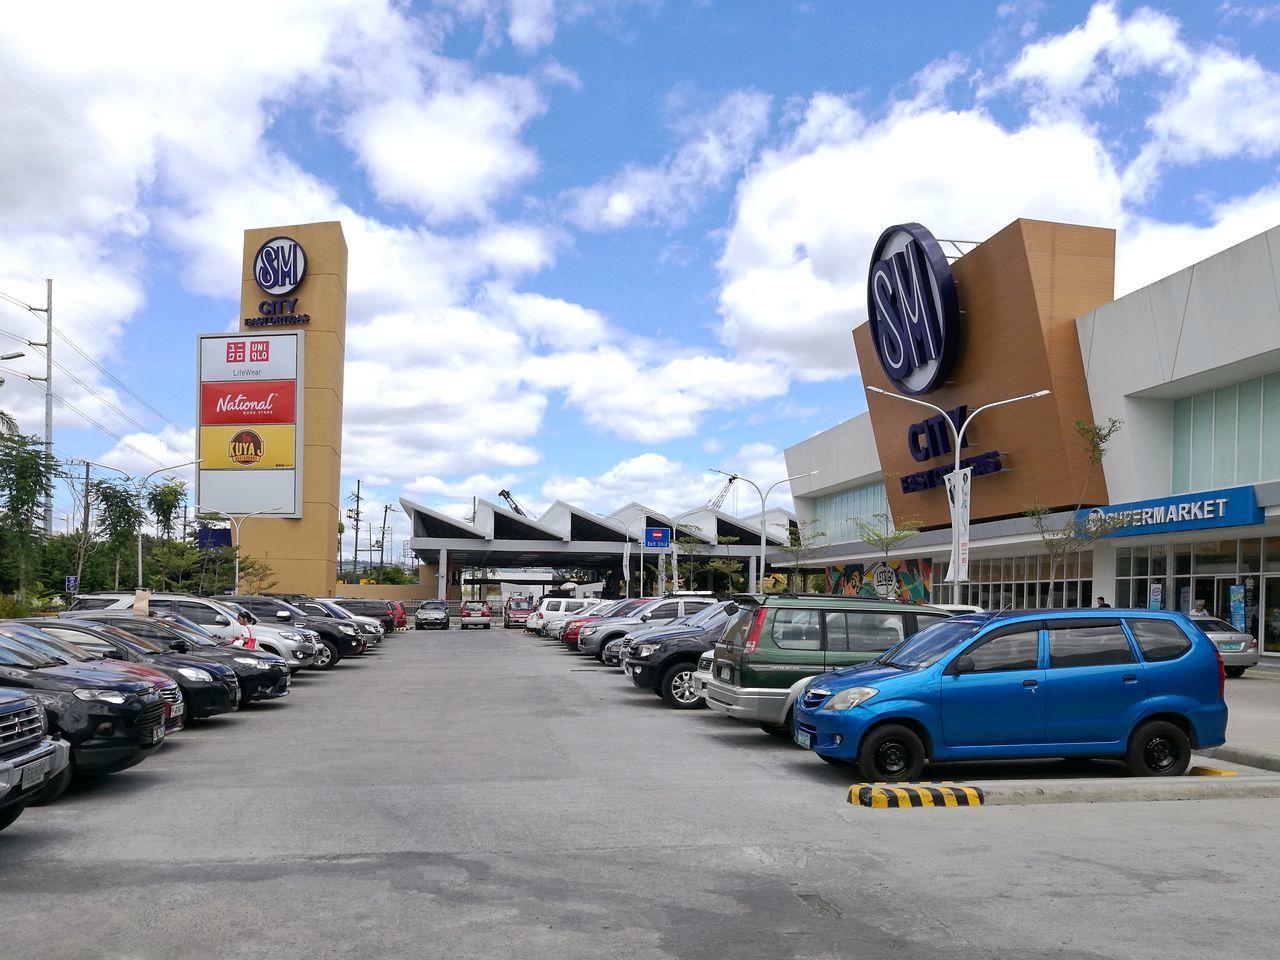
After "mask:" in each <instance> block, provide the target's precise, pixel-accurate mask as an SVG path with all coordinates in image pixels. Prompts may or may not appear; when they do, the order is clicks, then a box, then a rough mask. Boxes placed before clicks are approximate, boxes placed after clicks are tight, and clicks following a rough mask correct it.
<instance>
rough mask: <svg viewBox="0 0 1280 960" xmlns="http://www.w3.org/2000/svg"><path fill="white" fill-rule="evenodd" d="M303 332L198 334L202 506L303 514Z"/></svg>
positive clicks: (225, 510)
mask: <svg viewBox="0 0 1280 960" xmlns="http://www.w3.org/2000/svg"><path fill="white" fill-rule="evenodd" d="M303 337H304V334H302V333H301V332H297V333H251V334H245V333H238V334H212V335H206V336H201V337H200V338H199V345H198V348H197V355H196V369H197V377H198V380H199V384H198V386H197V390H198V394H197V397H196V407H197V423H198V424H199V430H200V442H199V448H200V463H199V465H198V466H199V469H197V470H196V503H197V504H198V505H199V506H200V507H202V508H204V509H206V510H217V511H220V512H222V513H227V514H231V515H233V516H246V515H248V514H252V513H261V514H270V515H271V516H277V517H300V516H302V440H303V434H302V396H303V393H302V390H303V382H302V367H303V363H302V359H303Z"/></svg>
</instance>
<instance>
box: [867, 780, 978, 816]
mask: <svg viewBox="0 0 1280 960" xmlns="http://www.w3.org/2000/svg"><path fill="white" fill-rule="evenodd" d="M985 799H986V796H985V794H983V792H982V789H981V788H980V787H960V786H955V785H953V784H945V783H900V784H889V783H855V784H854V785H853V786H852V787H850V788H849V802H850V803H853V804H857V805H859V806H863V807H874V808H875V809H877V810H883V809H887V808H898V807H980V806H982V803H983V801H984V800H985Z"/></svg>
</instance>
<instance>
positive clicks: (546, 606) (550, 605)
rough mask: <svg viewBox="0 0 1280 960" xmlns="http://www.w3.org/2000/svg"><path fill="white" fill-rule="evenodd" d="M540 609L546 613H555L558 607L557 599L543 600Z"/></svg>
mask: <svg viewBox="0 0 1280 960" xmlns="http://www.w3.org/2000/svg"><path fill="white" fill-rule="evenodd" d="M542 609H543V611H544V612H546V613H556V612H557V611H558V610H559V609H560V601H559V600H544V601H543V604H542Z"/></svg>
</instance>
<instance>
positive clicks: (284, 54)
mask: <svg viewBox="0 0 1280 960" xmlns="http://www.w3.org/2000/svg"><path fill="white" fill-rule="evenodd" d="M144 6H145V5H144ZM154 6H155V8H156V9H155V12H154V13H153V14H151V15H147V14H145V13H143V14H139V15H138V16H136V17H133V18H130V22H129V23H127V24H125V23H123V22H122V21H121V20H120V19H119V18H118V15H117V14H116V13H115V12H114V11H113V9H111V7H110V5H102V4H94V3H85V4H75V3H65V4H41V5H35V4H27V5H23V9H21V10H20V11H11V12H10V15H9V16H7V17H6V21H5V22H4V23H3V24H0V73H2V74H3V75H4V76H5V77H6V78H9V81H10V82H7V83H6V84H4V85H3V87H2V88H0V171H3V175H2V176H0V292H2V293H5V294H8V295H10V296H13V297H17V298H19V299H21V300H25V301H27V302H31V303H38V302H40V301H41V299H42V297H43V287H42V284H41V280H42V279H43V277H45V276H52V277H54V278H55V280H56V281H57V291H58V304H59V306H58V311H57V317H58V328H59V337H66V338H68V339H70V340H72V341H74V342H75V343H76V344H77V345H78V346H79V347H80V348H81V349H82V350H83V351H84V352H85V353H86V354H88V355H89V356H91V357H92V358H93V359H94V360H95V361H96V362H97V363H98V364H101V366H103V367H105V368H107V369H108V370H110V371H111V373H112V374H114V375H115V376H116V377H118V378H119V379H120V380H122V381H124V382H125V383H126V384H127V385H128V386H129V388H130V389H131V390H132V391H133V393H136V394H137V396H136V397H135V396H133V395H131V394H130V393H129V392H126V391H124V390H121V389H119V388H118V387H117V386H116V384H114V383H113V382H112V381H111V380H110V379H108V378H107V377H106V376H105V375H104V374H103V373H102V371H101V370H100V369H99V368H98V367H97V366H94V365H93V363H91V362H90V361H89V360H87V359H85V358H83V357H81V356H80V355H79V354H77V353H75V352H74V351H71V350H69V349H62V350H60V351H59V354H58V356H59V360H60V362H62V363H63V364H65V365H66V367H67V368H68V370H69V371H70V372H71V373H73V374H74V375H75V376H76V377H78V378H80V379H81V380H82V381H83V382H84V383H83V385H81V384H77V383H75V382H74V381H73V380H71V379H70V378H69V377H68V376H66V375H64V374H62V372H61V371H56V372H55V383H56V384H57V391H58V393H59V395H60V396H61V397H63V398H64V399H65V401H66V405H63V404H62V403H61V402H60V403H59V404H58V406H57V407H56V409H55V417H56V421H57V431H56V448H57V450H58V452H59V453H60V454H62V455H63V456H68V457H71V456H74V457H89V458H91V459H94V460H98V461H101V462H104V463H110V464H114V465H117V466H119V467H121V468H122V469H125V470H128V471H131V472H135V473H144V472H149V471H150V470H152V469H154V468H155V467H156V466H159V465H163V464H168V463H173V462H176V461H178V460H181V459H185V458H187V457H188V456H190V455H191V450H192V444H193V438H192V436H191V433H190V430H191V424H192V419H193V415H194V412H193V409H192V407H193V401H194V390H193V387H192V380H193V376H194V370H193V367H194V362H193V361H194V338H195V336H196V334H198V333H201V332H217V331H220V330H223V329H226V328H227V327H228V325H229V324H231V323H232V322H233V321H234V319H235V316H236V310H237V303H236V296H237V283H236V278H237V270H238V260H239V249H240V243H241V231H242V230H243V229H244V228H245V227H250V226H264V225H271V224H274V223H290V222H300V221H307V220H319V219H339V220H342V221H343V224H344V229H345V231H346V236H347V242H348V245H349V247H350V250H351V285H350V301H349V310H348V332H349V352H348V369H347V385H346V401H347V404H346V432H345V437H344V474H345V477H344V488H349V487H351V486H354V482H355V480H356V478H357V477H359V478H361V479H363V480H364V482H365V483H364V485H365V488H366V493H367V494H369V495H370V497H371V498H372V500H371V502H373V503H375V504H377V503H393V504H394V503H395V502H396V499H397V497H398V496H399V495H400V494H402V493H403V494H405V495H408V496H410V497H412V498H414V499H416V500H419V501H421V502H424V503H427V504H430V505H435V506H439V507H441V508H442V509H446V510H449V511H450V512H454V513H465V512H466V511H467V510H468V509H469V498H470V497H471V496H472V495H478V496H482V497H488V498H494V497H496V495H497V492H498V490H499V489H501V488H504V487H505V488H510V489H511V490H512V491H513V492H515V494H516V496H517V497H518V498H519V499H520V500H521V501H522V502H524V503H525V504H526V506H528V507H530V508H532V509H533V510H534V511H535V512H536V511H537V510H539V509H541V508H544V507H545V506H546V505H547V504H548V503H550V502H551V501H552V500H554V499H556V498H564V499H569V500H571V501H574V502H576V503H579V504H582V505H584V506H587V507H589V508H593V509H597V510H602V511H608V510H611V509H614V508H616V507H618V506H621V505H622V504H624V503H626V502H627V501H629V500H632V499H640V500H644V501H647V502H650V503H652V504H653V505H655V506H657V507H659V508H663V509H668V510H672V511H676V510H681V509H685V508H688V507H691V506H694V505H696V504H697V503H699V502H701V501H703V500H705V499H706V498H707V497H708V496H709V495H710V494H711V493H712V492H713V491H714V490H715V488H716V487H717V485H718V482H717V478H716V477H714V476H713V475H710V474H708V473H707V471H706V468H707V467H709V466H723V467H726V468H730V469H738V470H741V471H743V472H744V473H746V474H747V475H748V476H752V477H753V478H757V479H759V480H762V481H772V480H774V479H777V478H780V477H781V476H783V471H784V465H783V463H782V458H781V451H782V450H783V449H784V448H785V447H786V446H788V445H789V444H792V443H795V442H797V441H798V440H800V439H803V438H804V437H806V436H809V435H811V434H813V433H815V432H817V431H819V430H822V429H824V428H826V427H828V426H831V425H832V424H834V423H836V422H839V421H840V420H843V419H846V418H848V417H850V416H853V415H855V414H856V413H858V412H860V410H861V409H862V408H863V401H862V399H861V390H860V385H859V382H858V379H857V370H856V360H855V358H854V355H853V351H852V346H851V341H850V337H849V331H850V330H851V329H852V328H853V327H854V326H856V325H857V324H859V323H861V322H863V320H864V319H865V317H864V312H865V311H864V308H863V307H862V303H863V286H862V284H863V278H864V276H865V272H866V266H867V258H868V256H869V253H870V247H871V244H872V242H873V241H874V239H875V237H876V236H877V235H878V234H879V232H880V230H881V229H883V227H885V226H887V225H889V224H891V223H895V222H900V221H903V220H919V221H921V222H923V223H925V224H926V225H928V226H930V227H931V229H933V231H934V232H935V233H936V234H937V235H938V236H940V237H945V238H959V239H982V238H983V237H985V236H989V235H990V234H991V233H992V232H994V231H995V230H997V229H999V228H1000V227H1001V226H1003V225H1004V224H1005V223H1007V222H1009V221H1010V220H1012V219H1014V218H1016V217H1018V216H1027V217H1040V218H1046V219H1064V220H1070V221H1074V222H1086V223H1093V224H1098V225H1103V226H1112V227H1115V228H1116V229H1117V231H1118V268H1117V293H1123V292H1126V291H1127V290H1131V289H1134V288H1136V287H1138V286H1141V285H1142V284H1145V283H1148V282H1150V281H1152V280H1155V279H1157V278H1159V277H1161V276H1164V275H1166V274H1168V273H1170V272H1172V271H1173V270H1176V269H1179V268H1181V267H1183V266H1185V265H1187V264H1188V263H1191V262H1194V261H1195V260H1197V259H1200V258H1202V257H1204V256H1207V255H1209V254H1211V253H1213V252H1215V251H1217V250H1219V249H1222V248H1223V247H1225V246H1228V245H1230V244H1231V243H1234V242H1238V241H1240V240H1242V239H1245V238H1246V237H1248V236H1251V235H1253V234H1255V233H1258V232H1260V231H1261V230H1263V229H1266V228H1268V227H1270V226H1273V225H1274V224H1275V223H1277V222H1280V173H1278V169H1277V164H1278V158H1280V76H1278V72H1280V4H1277V3H1253V4H1249V3H1232V2H1224V3H1215V2H1198V3H1156V4H1151V5H1139V4H1135V3H1124V2H1098V3H1085V2H1071V3H1067V2H1059V3H1055V2H1047V0H1046V2H1016V0H1015V2H1004V3H990V4H977V3H972V4H970V3H966V4H956V3H944V2H936V3H927V2H922V3H916V4H908V5H897V6H892V5H884V4H866V3H855V2H834V0H832V2H818V0H812V2H774V3H742V2H738V0H720V2H711V0H707V2H681V3H676V2H661V0H630V2H629V0H447V2H437V3H414V4H406V3H391V2H386V0H368V2H364V3H346V2H338V0H331V2H324V0H279V2H275V3H272V4H269V5H265V6H264V5H261V4H255V3H249V2H227V3H222V4H218V5H216V7H214V8H208V9H202V10H200V11H198V13H197V12H195V11H193V12H192V13H190V14H187V13H183V12H181V8H174V7H173V6H172V4H164V5H162V4H155V5H154ZM67 8H74V9H67ZM187 17H190V21H189V22H184V18H187ZM193 34H198V35H199V37H200V42H199V43H198V44H193V43H192V42H191V37H192V35H193ZM104 40H107V41H109V42H104ZM0 331H3V332H4V333H5V334H9V335H16V336H20V337H23V336H25V337H29V338H31V339H40V336H39V328H38V327H37V326H35V325H34V324H33V321H32V320H31V318H29V317H27V316H26V315H25V314H23V313H22V311H20V310H18V309H17V308H14V307H12V305H7V304H0ZM17 346H18V344H17V343H16V341H14V340H12V339H7V338H6V337H4V336H0V352H4V351H5V350H8V349H11V348H15V347H17ZM28 353H29V354H31V356H29V357H27V358H25V359H22V360H18V361H11V362H7V363H6V364H4V366H5V367H6V368H7V371H8V372H2V375H4V376H5V377H6V379H7V381H8V382H7V383H6V385H5V386H4V387H3V388H0V407H3V408H4V409H6V410H9V411H10V412H12V413H14V414H16V415H17V417H18V418H19V420H20V422H21V424H22V425H23V427H24V428H26V429H27V430H30V431H32V432H35V431H38V430H39V429H40V427H41V423H42V408H41V401H40V394H39V388H38V387H36V386H34V385H31V384H29V383H26V382H25V381H23V380H22V378H21V376H20V375H19V373H23V372H25V373H28V374H31V375H39V374H40V373H41V372H42V371H41V370H40V360H39V358H38V357H37V356H36V353H37V351H35V350H29V351H28ZM72 408H74V409H75V410H79V411H81V412H82V413H84V414H85V415H86V416H88V417H90V418H92V419H93V420H94V421H96V422H97V423H98V424H100V425H101V426H102V427H105V428H106V429H107V430H109V431H111V433H114V434H116V435H117V436H118V437H120V438H123V439H121V440H117V439H115V438H114V437H112V436H110V435H109V434H107V433H105V432H103V430H102V429H99V428H98V427H91V426H88V425H86V424H85V423H84V421H82V420H80V419H78V417H77V415H76V414H75V413H74V412H72ZM157 411H158V413H157ZM68 502H69V497H68V496H67V495H66V494H65V493H63V494H62V495H61V496H60V503H61V504H62V505H65V504H66V503H68ZM779 503H780V504H783V503H785V498H780V499H779ZM731 505H732V504H731ZM740 506H741V509H742V512H748V511H749V510H750V509H751V505H750V503H748V502H747V501H745V500H744V501H742V503H741V504H740ZM398 519H399V520H400V526H401V528H403V522H402V518H398ZM404 533H405V531H404V530H403V529H400V530H399V531H398V534H397V536H398V537H401V536H403V535H404Z"/></svg>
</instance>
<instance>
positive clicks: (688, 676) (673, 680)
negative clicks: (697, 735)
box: [662, 663, 707, 710]
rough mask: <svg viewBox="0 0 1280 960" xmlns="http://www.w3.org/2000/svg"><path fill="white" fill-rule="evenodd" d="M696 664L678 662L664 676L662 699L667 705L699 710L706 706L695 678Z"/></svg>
mask: <svg viewBox="0 0 1280 960" xmlns="http://www.w3.org/2000/svg"><path fill="white" fill-rule="evenodd" d="M693 673H694V665H693V664H692V663H677V664H676V665H675V666H674V667H672V668H671V669H670V670H668V671H667V672H666V673H665V674H663V677H662V699H663V700H665V701H667V706H669V707H674V708H675V709H677V710H697V709H698V708H699V707H705V706H706V705H707V704H706V701H705V700H703V699H702V697H701V696H700V695H699V694H698V685H697V684H696V683H695V682H694V680H693Z"/></svg>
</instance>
